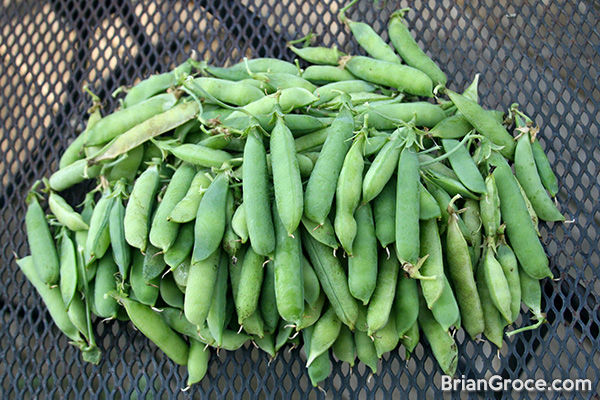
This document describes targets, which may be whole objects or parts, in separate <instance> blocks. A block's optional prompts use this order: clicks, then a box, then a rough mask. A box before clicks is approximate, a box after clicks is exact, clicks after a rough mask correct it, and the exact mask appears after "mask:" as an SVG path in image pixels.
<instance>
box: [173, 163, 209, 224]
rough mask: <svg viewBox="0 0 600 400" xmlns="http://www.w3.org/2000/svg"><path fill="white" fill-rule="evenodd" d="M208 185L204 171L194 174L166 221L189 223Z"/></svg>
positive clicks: (194, 215) (194, 216)
mask: <svg viewBox="0 0 600 400" xmlns="http://www.w3.org/2000/svg"><path fill="white" fill-rule="evenodd" d="M209 185H210V179H209V178H208V176H207V171H206V170H204V169H203V170H200V171H198V172H197V173H196V175H195V176H194V178H193V179H192V182H191V183H190V187H189V188H188V191H187V193H186V194H185V196H184V197H183V198H182V199H181V200H180V201H179V202H178V203H177V204H176V205H175V207H173V209H172V210H171V212H170V213H169V216H168V217H167V219H168V220H170V221H173V222H178V223H185V222H190V221H192V220H194V218H196V212H197V211H198V206H199V205H200V201H201V200H202V196H204V192H205V191H206V189H207V188H208V186H209Z"/></svg>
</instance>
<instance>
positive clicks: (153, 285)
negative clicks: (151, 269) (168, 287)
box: [129, 251, 160, 307]
mask: <svg viewBox="0 0 600 400" xmlns="http://www.w3.org/2000/svg"><path fill="white" fill-rule="evenodd" d="M144 258H145V257H144V255H143V254H142V253H141V252H139V251H135V252H134V254H133V260H132V263H131V273H130V274H129V284H130V285H131V289H132V290H133V293H134V294H135V298H136V299H137V301H139V302H140V303H142V304H146V305H148V306H152V307H154V304H156V300H157V299H158V295H159V286H158V285H159V283H160V281H159V279H158V278H154V279H153V280H151V281H150V282H146V280H145V279H144Z"/></svg>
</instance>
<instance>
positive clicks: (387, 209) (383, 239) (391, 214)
mask: <svg viewBox="0 0 600 400" xmlns="http://www.w3.org/2000/svg"><path fill="white" fill-rule="evenodd" d="M373 216H374V218H375V236H377V239H378V240H379V244H380V245H381V247H384V248H387V247H388V246H389V245H390V244H391V243H394V241H395V240H396V179H390V180H389V181H388V183H387V184H386V185H385V186H384V187H383V190H382V191H381V193H379V195H378V196H377V197H375V199H374V201H373Z"/></svg>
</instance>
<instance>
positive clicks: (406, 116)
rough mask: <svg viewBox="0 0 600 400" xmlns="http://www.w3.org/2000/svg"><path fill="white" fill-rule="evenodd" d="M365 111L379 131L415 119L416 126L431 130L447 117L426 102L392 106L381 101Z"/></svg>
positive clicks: (360, 108)
mask: <svg viewBox="0 0 600 400" xmlns="http://www.w3.org/2000/svg"><path fill="white" fill-rule="evenodd" d="M407 68H408V67H407ZM428 79H429V78H428ZM357 110H359V111H362V107H357ZM364 111H365V114H368V115H369V126H370V127H373V128H375V129H379V130H386V129H395V128H396V127H397V126H398V125H401V124H402V123H407V122H410V121H411V120H413V119H414V125H415V126H424V127H428V128H430V127H433V126H435V125H436V124H437V123H439V122H440V121H441V120H443V119H444V118H445V117H446V115H445V114H444V111H443V110H442V109H441V108H440V107H439V106H437V105H435V104H431V103H428V102H426V101H415V102H412V103H398V102H394V103H391V104H384V102H383V101H380V102H377V103H375V105H373V106H369V107H365V110H364Z"/></svg>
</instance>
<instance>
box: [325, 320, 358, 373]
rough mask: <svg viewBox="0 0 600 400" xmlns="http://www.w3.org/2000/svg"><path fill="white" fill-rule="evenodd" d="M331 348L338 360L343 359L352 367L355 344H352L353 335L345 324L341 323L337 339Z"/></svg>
mask: <svg viewBox="0 0 600 400" xmlns="http://www.w3.org/2000/svg"><path fill="white" fill-rule="evenodd" d="M331 350H332V351H333V354H334V355H335V356H336V357H337V359H338V360H340V361H345V362H347V363H348V364H350V367H354V360H355V359H356V345H355V344H354V335H353V334H352V331H350V328H348V327H347V326H346V325H342V327H341V329H340V333H339V335H338V337H337V339H335V342H333V344H332V345H331Z"/></svg>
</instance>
